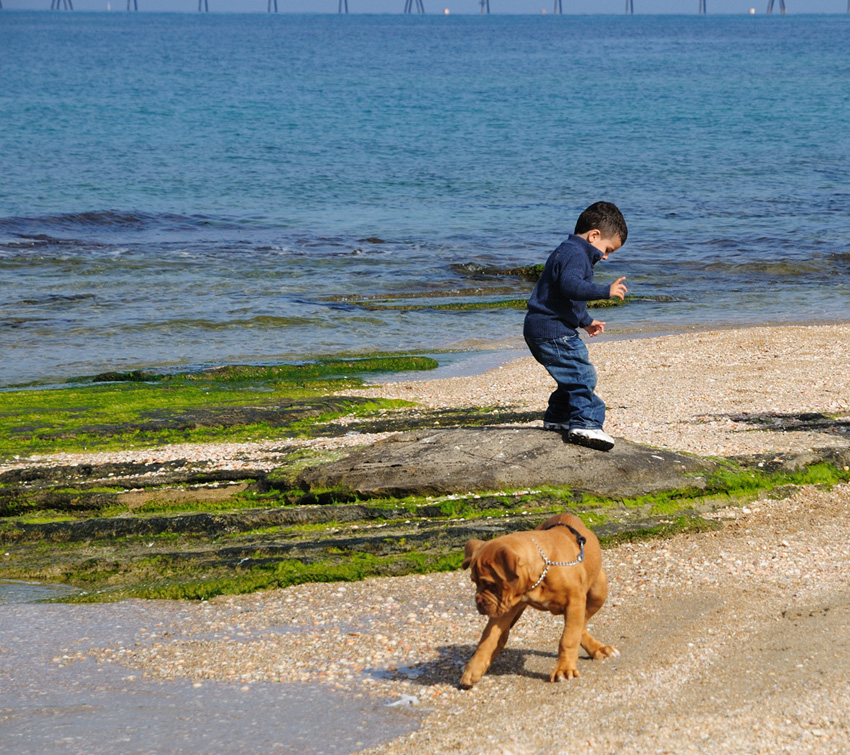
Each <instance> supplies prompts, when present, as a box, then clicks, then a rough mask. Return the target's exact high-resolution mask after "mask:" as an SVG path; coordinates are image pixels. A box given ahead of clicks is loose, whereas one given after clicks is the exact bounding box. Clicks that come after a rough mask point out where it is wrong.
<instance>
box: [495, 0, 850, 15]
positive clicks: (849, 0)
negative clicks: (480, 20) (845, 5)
mask: <svg viewBox="0 0 850 755" xmlns="http://www.w3.org/2000/svg"><path fill="white" fill-rule="evenodd" d="M847 1H848V2H850V0H847ZM478 4H479V5H480V6H481V12H482V13H489V12H490V0H480V2H479V3H478Z"/></svg>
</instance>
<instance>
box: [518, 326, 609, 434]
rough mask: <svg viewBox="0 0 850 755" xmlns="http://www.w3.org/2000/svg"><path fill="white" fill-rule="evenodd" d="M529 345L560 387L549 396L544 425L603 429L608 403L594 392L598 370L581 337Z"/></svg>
mask: <svg viewBox="0 0 850 755" xmlns="http://www.w3.org/2000/svg"><path fill="white" fill-rule="evenodd" d="M525 342H526V343H527V344H528V348H529V349H531V353H532V355H533V356H534V358H535V359H536V360H537V361H538V362H540V364H542V365H543V366H544V367H545V368H546V371H547V372H548V373H549V374H550V375H551V376H552V377H553V378H554V380H555V382H556V383H557V384H558V387H557V388H556V389H555V390H554V392H553V393H552V395H551V396H549V408H548V409H547V410H546V413H545V414H544V415H543V421H544V422H557V423H559V424H564V425H568V426H569V429H570V430H572V429H574V428H579V427H583V428H588V429H591V428H600V429H601V428H602V424H603V423H604V422H605V403H604V402H603V401H602V399H601V398H599V396H597V395H596V394H595V393H594V392H593V391H594V389H595V388H596V369H595V368H594V366H593V365H592V364H591V363H590V359H589V357H588V353H587V346H585V344H584V341H582V340H581V338H580V337H579V335H578V333H574V334H573V335H567V336H563V337H562V338H532V337H530V336H526V338H525Z"/></svg>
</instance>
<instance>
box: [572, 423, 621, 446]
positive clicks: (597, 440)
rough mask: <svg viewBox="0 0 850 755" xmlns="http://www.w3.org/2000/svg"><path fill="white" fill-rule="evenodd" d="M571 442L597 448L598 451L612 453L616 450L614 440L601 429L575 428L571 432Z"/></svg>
mask: <svg viewBox="0 0 850 755" xmlns="http://www.w3.org/2000/svg"><path fill="white" fill-rule="evenodd" d="M570 442H571V443H577V444H578V445H580V446H587V447H588V448H595V449H596V450H597V451H610V450H611V449H612V448H614V439H613V438H612V437H611V436H610V435H608V433H605V432H602V430H601V429H600V428H591V427H575V428H573V429H572V430H570Z"/></svg>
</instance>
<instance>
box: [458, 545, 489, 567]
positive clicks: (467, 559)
mask: <svg viewBox="0 0 850 755" xmlns="http://www.w3.org/2000/svg"><path fill="white" fill-rule="evenodd" d="M482 545H484V541H483V540H467V541H466V547H464V549H463V563H462V564H461V565H460V568H461V569H468V568H469V565H470V564H471V563H472V559H474V558H475V555H476V554H477V553H478V551H480V550H481V546H482Z"/></svg>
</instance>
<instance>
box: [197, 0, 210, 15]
mask: <svg viewBox="0 0 850 755" xmlns="http://www.w3.org/2000/svg"><path fill="white" fill-rule="evenodd" d="M202 10H203V11H206V12H207V13H209V12H210V5H209V0H198V11H199V12H200V11H202Z"/></svg>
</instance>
